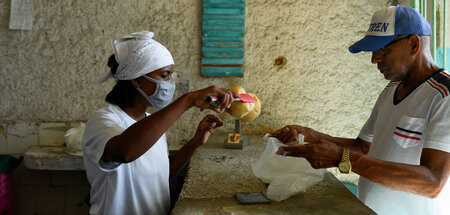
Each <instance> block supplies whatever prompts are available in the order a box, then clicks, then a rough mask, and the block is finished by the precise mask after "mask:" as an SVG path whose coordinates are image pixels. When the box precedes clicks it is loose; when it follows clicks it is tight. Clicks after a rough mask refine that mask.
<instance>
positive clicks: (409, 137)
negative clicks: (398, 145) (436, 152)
mask: <svg viewBox="0 0 450 215" xmlns="http://www.w3.org/2000/svg"><path fill="white" fill-rule="evenodd" d="M394 134H396V135H398V136H400V137H404V138H407V139H413V140H420V138H418V137H411V136H406V135H403V134H400V133H398V132H396V131H395V132H394Z"/></svg>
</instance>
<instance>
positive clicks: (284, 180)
mask: <svg viewBox="0 0 450 215" xmlns="http://www.w3.org/2000/svg"><path fill="white" fill-rule="evenodd" d="M300 135H301V134H300ZM298 140H300V141H301V142H303V135H301V136H299V137H298ZM264 141H265V143H266V149H265V150H264V152H263V153H262V154H261V157H260V158H259V160H258V161H256V162H255V163H253V164H252V170H253V173H254V174H255V176H256V177H258V178H260V179H261V180H262V181H264V182H265V183H270V184H269V187H268V188H267V197H268V198H269V199H271V200H274V201H282V200H285V199H287V198H289V197H290V196H292V195H294V194H297V193H300V192H302V191H304V190H306V189H307V188H308V187H310V186H311V185H313V184H315V183H317V182H320V181H322V180H323V177H324V172H325V170H324V169H314V168H312V167H311V165H310V164H309V162H308V161H307V160H306V159H305V158H298V157H289V156H283V155H277V154H276V152H277V151H278V148H279V147H280V146H284V145H285V144H283V143H282V142H281V141H280V140H278V139H277V138H275V137H269V134H266V135H265V136H264ZM301 142H300V144H304V143H301Z"/></svg>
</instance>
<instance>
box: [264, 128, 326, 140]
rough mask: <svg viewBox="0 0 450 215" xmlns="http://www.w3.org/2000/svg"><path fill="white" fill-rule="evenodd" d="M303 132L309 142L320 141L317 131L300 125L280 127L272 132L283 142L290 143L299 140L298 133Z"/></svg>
mask: <svg viewBox="0 0 450 215" xmlns="http://www.w3.org/2000/svg"><path fill="white" fill-rule="evenodd" d="M299 133H300V134H302V135H303V136H304V137H305V142H308V143H318V142H320V138H318V137H317V136H316V135H315V134H314V133H315V131H314V130H313V129H311V128H307V127H303V126H300V125H287V126H285V127H283V128H281V129H278V130H276V131H274V132H272V133H270V134H271V135H272V136H273V137H276V138H277V139H279V140H280V141H281V142H283V143H290V142H294V141H297V135H298V134H299Z"/></svg>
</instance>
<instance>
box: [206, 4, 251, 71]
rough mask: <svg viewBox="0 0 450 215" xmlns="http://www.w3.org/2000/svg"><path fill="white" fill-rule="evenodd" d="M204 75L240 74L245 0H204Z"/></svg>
mask: <svg viewBox="0 0 450 215" xmlns="http://www.w3.org/2000/svg"><path fill="white" fill-rule="evenodd" d="M202 30H203V32H202V70H201V73H202V75H203V76H243V74H244V33H245V0H203V26H202Z"/></svg>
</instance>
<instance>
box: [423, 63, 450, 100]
mask: <svg viewBox="0 0 450 215" xmlns="http://www.w3.org/2000/svg"><path fill="white" fill-rule="evenodd" d="M427 83H428V84H429V85H430V86H431V87H432V88H433V89H434V90H436V92H438V93H439V94H441V96H442V98H445V97H447V96H449V95H450V73H449V72H448V71H447V70H441V71H439V72H436V73H434V74H433V75H432V76H431V77H430V78H429V79H428V80H427Z"/></svg>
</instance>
